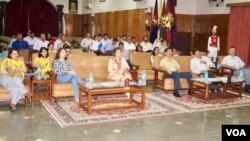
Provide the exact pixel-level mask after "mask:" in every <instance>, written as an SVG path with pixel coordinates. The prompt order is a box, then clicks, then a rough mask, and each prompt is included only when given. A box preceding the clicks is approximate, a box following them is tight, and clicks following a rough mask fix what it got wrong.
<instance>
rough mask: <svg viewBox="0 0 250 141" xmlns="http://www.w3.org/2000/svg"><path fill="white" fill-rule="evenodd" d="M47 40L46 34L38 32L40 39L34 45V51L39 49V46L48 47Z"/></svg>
mask: <svg viewBox="0 0 250 141" xmlns="http://www.w3.org/2000/svg"><path fill="white" fill-rule="evenodd" d="M48 44H49V42H48V41H47V40H46V36H45V34H44V33H41V34H40V39H38V40H37V42H36V44H35V45H34V48H33V49H34V51H39V50H40V48H41V47H45V48H48Z"/></svg>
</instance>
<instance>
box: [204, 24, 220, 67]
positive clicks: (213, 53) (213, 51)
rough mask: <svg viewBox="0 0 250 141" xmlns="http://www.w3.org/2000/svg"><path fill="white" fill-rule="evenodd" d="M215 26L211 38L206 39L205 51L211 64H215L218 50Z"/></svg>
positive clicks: (218, 40) (218, 42) (218, 39)
mask: <svg viewBox="0 0 250 141" xmlns="http://www.w3.org/2000/svg"><path fill="white" fill-rule="evenodd" d="M216 33H217V26H216V25H215V26H213V29H212V36H210V37H209V38H208V43H207V50H208V56H209V57H210V58H211V60H212V61H213V62H216V59H217V55H218V51H219V50H220V37H219V36H217V35H216Z"/></svg>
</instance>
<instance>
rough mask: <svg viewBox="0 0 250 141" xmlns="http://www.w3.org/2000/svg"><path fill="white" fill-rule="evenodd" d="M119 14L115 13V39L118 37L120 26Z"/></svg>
mask: <svg viewBox="0 0 250 141" xmlns="http://www.w3.org/2000/svg"><path fill="white" fill-rule="evenodd" d="M118 20H119V12H117V11H116V12H114V13H113V21H112V22H113V25H114V26H113V37H117V36H118V34H119V33H118V25H119V22H118Z"/></svg>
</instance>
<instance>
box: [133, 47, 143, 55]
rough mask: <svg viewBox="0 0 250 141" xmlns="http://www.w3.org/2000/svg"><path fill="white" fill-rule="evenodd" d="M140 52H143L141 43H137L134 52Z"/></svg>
mask: <svg viewBox="0 0 250 141" xmlns="http://www.w3.org/2000/svg"><path fill="white" fill-rule="evenodd" d="M140 52H143V51H142V46H141V45H137V46H136V48H135V51H134V53H140Z"/></svg>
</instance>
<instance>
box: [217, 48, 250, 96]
mask: <svg viewBox="0 0 250 141" xmlns="http://www.w3.org/2000/svg"><path fill="white" fill-rule="evenodd" d="M221 65H222V66H224V67H227V68H229V69H232V70H235V72H234V74H235V75H237V76H238V75H239V73H240V70H242V71H243V72H244V80H245V81H246V83H245V84H246V85H245V90H246V91H247V92H250V88H249V85H250V70H249V69H245V63H244V62H243V61H242V60H241V59H240V57H238V56H236V49H235V48H234V47H231V48H230V49H229V55H227V56H225V57H224V58H223V60H222V62H221Z"/></svg>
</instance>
